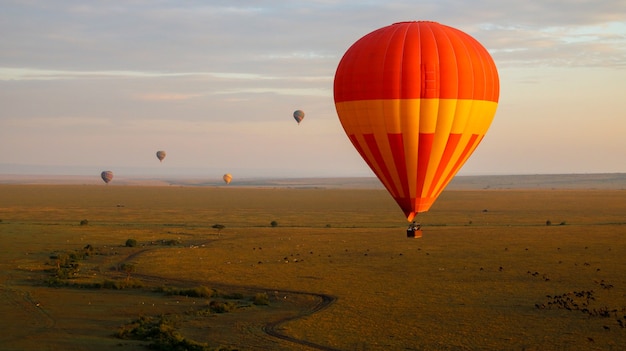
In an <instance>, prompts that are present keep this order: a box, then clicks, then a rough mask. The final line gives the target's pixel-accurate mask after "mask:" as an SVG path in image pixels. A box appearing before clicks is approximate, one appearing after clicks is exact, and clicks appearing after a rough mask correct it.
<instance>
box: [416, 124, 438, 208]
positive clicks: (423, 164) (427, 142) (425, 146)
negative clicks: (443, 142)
mask: <svg viewBox="0 0 626 351" xmlns="http://www.w3.org/2000/svg"><path fill="white" fill-rule="evenodd" d="M433 140H435V134H434V133H428V134H426V133H420V135H419V144H418V145H419V146H418V149H417V154H418V156H417V169H418V170H423V171H418V172H417V185H416V189H417V193H416V194H415V195H416V196H417V197H422V196H424V195H426V194H424V183H425V182H426V169H427V168H428V163H429V162H430V153H431V151H432V148H433Z"/></svg>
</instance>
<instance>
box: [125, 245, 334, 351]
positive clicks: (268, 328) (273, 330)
mask: <svg viewBox="0 0 626 351" xmlns="http://www.w3.org/2000/svg"><path fill="white" fill-rule="evenodd" d="M210 242H211V241H210V240H209V241H202V242H194V243H193V245H196V246H201V245H207V244H209V243H210ZM159 248H162V247H159ZM155 249H157V247H155V248H144V249H141V250H138V251H136V252H134V253H132V254H130V255H128V256H127V257H126V258H124V259H123V260H122V261H120V265H121V264H123V263H126V262H130V261H132V260H134V259H136V258H137V257H139V256H140V255H142V254H144V253H146V252H148V251H151V250H155ZM133 277H134V278H137V279H140V280H144V281H151V282H154V283H158V284H167V283H174V282H175V283H179V284H184V285H188V286H199V285H206V284H207V283H208V284H210V285H211V286H212V287H214V288H218V289H222V290H225V291H229V290H244V291H245V292H247V293H249V294H256V293H263V292H267V291H274V292H275V294H278V295H281V296H283V295H302V296H310V297H313V298H315V299H317V300H318V302H317V303H316V304H315V305H313V306H312V307H304V306H303V308H302V310H301V311H300V313H298V314H296V315H294V316H290V317H285V318H281V319H278V320H274V321H270V322H267V323H265V325H264V326H263V327H262V331H263V332H264V333H265V334H267V335H269V336H272V337H275V338H278V339H281V340H285V341H289V342H292V343H295V344H298V345H301V346H306V347H309V348H312V349H316V350H322V351H340V350H339V349H335V348H332V347H329V346H324V345H319V344H316V343H314V342H311V341H307V340H302V339H297V338H294V337H292V336H289V335H287V334H285V333H283V332H281V326H282V325H283V324H285V323H287V322H290V321H294V320H297V319H299V318H303V317H306V316H310V315H312V314H314V313H317V312H320V311H322V310H324V309H326V308H328V307H329V306H330V305H332V304H333V303H334V302H335V301H336V300H337V298H336V297H334V296H332V295H327V294H319V293H312V292H304V291H294V290H275V289H268V288H262V287H258V286H242V285H228V284H223V283H220V282H215V281H196V280H191V279H176V278H164V277H160V276H154V275H147V274H138V273H134V274H133Z"/></svg>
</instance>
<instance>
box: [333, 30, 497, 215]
mask: <svg viewBox="0 0 626 351" xmlns="http://www.w3.org/2000/svg"><path fill="white" fill-rule="evenodd" d="M499 92H500V87H499V79H498V72H497V70H496V66H495V63H494V62H493V60H492V58H491V56H490V55H489V53H488V52H487V50H486V49H485V48H484V47H483V46H482V45H481V44H480V43H479V42H478V41H476V40H475V39H474V38H472V37H471V36H469V35H468V34H466V33H464V32H461V31H459V30H457V29H454V28H452V27H448V26H445V25H442V24H439V23H436V22H426V21H419V22H401V23H395V24H393V25H390V26H387V27H383V28H380V29H378V30H375V31H373V32H371V33H369V34H367V35H365V36H364V37H362V38H361V39H359V40H358V41H356V42H355V43H354V44H353V45H352V46H351V47H350V48H349V49H348V50H347V51H346V53H345V54H344V56H343V58H342V59H341V61H340V62H339V65H338V67H337V71H336V74H335V81H334V99H335V108H336V110H337V114H338V116H339V120H340V122H341V124H342V126H343V128H344V131H345V132H346V134H347V135H348V138H349V139H350V141H351V142H352V144H353V145H354V147H355V148H356V149H357V151H358V152H359V154H360V155H361V156H362V157H363V159H364V160H365V162H366V163H367V164H368V165H369V167H370V168H371V169H372V171H373V172H374V174H375V175H376V176H377V177H378V178H379V179H380V181H381V182H382V183H383V184H384V186H385V187H386V188H387V190H388V191H389V193H390V194H391V195H392V196H393V198H394V199H395V201H396V202H397V203H398V205H399V206H400V208H401V209H402V211H403V212H404V213H405V215H406V216H407V219H408V220H409V221H411V220H413V217H414V216H415V215H416V214H417V213H420V212H425V211H428V209H429V208H430V207H431V205H432V204H433V202H434V201H435V200H436V199H437V197H438V196H439V194H440V193H441V192H442V191H443V189H444V188H445V187H446V185H447V184H448V183H449V182H450V181H451V180H452V178H453V177H454V175H455V174H456V173H457V172H458V171H459V169H460V168H461V166H462V165H463V164H464V163H465V161H466V160H467V159H468V158H469V156H470V155H471V154H472V152H474V150H475V149H476V147H477V146H478V144H479V143H480V141H481V140H482V139H483V137H484V136H485V133H486V132H487V129H488V128H489V126H490V124H491V121H492V120H493V117H494V115H495V112H496V108H497V105H498V97H499Z"/></svg>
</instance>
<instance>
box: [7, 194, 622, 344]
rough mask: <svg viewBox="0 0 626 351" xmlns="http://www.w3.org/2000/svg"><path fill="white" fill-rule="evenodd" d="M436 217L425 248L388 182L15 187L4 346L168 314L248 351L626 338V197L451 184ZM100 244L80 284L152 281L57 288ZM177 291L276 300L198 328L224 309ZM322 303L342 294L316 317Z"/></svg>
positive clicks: (83, 334) (104, 332) (107, 336)
mask: <svg viewBox="0 0 626 351" xmlns="http://www.w3.org/2000/svg"><path fill="white" fill-rule="evenodd" d="M420 217H421V219H420V220H421V223H422V225H423V230H424V233H423V237H422V238H420V239H407V238H406V236H405V231H404V230H405V224H406V222H405V220H404V219H403V217H402V214H401V212H400V210H399V209H398V208H397V207H396V205H395V203H394V202H393V200H392V199H391V198H390V197H389V195H388V194H387V193H386V191H384V190H381V189H324V188H311V189H304V188H302V189H300V188H252V187H250V188H246V187H225V186H221V187H178V186H169V187H168V186H104V185H0V220H1V222H0V240H2V243H1V245H0V298H2V301H4V302H5V303H4V304H2V305H1V306H0V315H1V316H2V318H0V349H1V350H42V349H48V350H61V349H63V350H70V349H71V350H111V349H116V350H143V349H144V346H143V345H145V344H146V342H141V341H132V340H121V339H117V338H115V337H113V334H114V333H115V332H116V331H117V330H118V329H119V327H120V326H122V325H124V324H126V323H128V322H129V321H131V320H133V319H135V318H137V317H138V316H158V315H168V316H172V318H175V319H177V321H178V323H177V326H178V328H179V330H180V332H181V333H182V334H183V335H184V336H186V337H188V338H190V339H193V340H196V341H199V342H205V343H207V344H208V345H211V346H214V347H217V346H220V345H222V346H229V347H233V348H238V349H241V350H269V349H272V350H313V349H316V348H317V349H326V350H332V349H335V350H620V349H622V348H623V345H626V328H624V326H626V191H624V190H458V191H446V192H444V193H443V194H442V196H441V197H440V198H439V200H438V201H437V202H436V203H435V205H434V206H433V208H432V209H431V211H429V212H428V213H426V214H423V215H420ZM83 219H86V220H88V222H89V223H88V225H80V221H81V220H83ZM272 221H275V222H276V224H277V225H276V226H271V225H270V223H271V222H272ZM548 221H549V222H550V224H551V225H546V224H547V222H548ZM214 224H222V225H224V226H225V228H224V229H223V230H221V232H219V233H218V231H217V230H216V229H214V228H212V226H213V225H214ZM129 238H133V239H136V240H137V242H138V243H139V244H140V245H138V246H137V247H125V246H124V243H125V241H126V240H127V239H129ZM165 241H175V242H176V243H177V244H175V245H161V244H159V243H162V242H165ZM88 244H89V245H91V246H93V247H95V248H97V249H98V250H100V251H99V252H101V253H102V254H101V255H98V256H95V257H90V258H89V259H87V260H85V262H84V263H82V264H83V266H82V270H81V271H80V274H79V276H77V277H76V278H75V279H74V280H73V281H85V282H88V281H92V282H93V281H101V280H103V279H115V278H116V277H117V278H118V279H123V278H120V275H119V272H117V271H116V270H115V267H119V265H120V263H123V262H126V263H128V262H130V263H132V264H133V266H134V267H135V271H134V272H132V274H131V276H132V277H133V279H134V280H137V281H141V282H142V284H144V287H143V288H138V289H123V290H113V289H86V288H76V287H60V288H51V287H48V286H47V285H46V284H44V282H45V280H46V279H47V277H48V276H49V273H48V272H47V270H50V268H51V266H52V265H53V264H52V263H51V262H50V261H51V260H50V255H51V253H53V252H59V251H67V252H70V251H72V250H80V249H82V248H83V247H85V246H86V245H88ZM163 285H167V286H180V287H193V286H207V287H211V288H215V289H219V290H220V291H224V292H240V293H241V294H243V295H244V296H252V295H254V294H255V293H258V292H264V293H267V294H268V295H269V296H270V304H269V305H267V306H255V305H252V304H245V303H244V305H245V306H242V307H241V308H239V309H237V310H236V311H233V312H230V313H223V314H217V313H215V314H211V315H208V316H202V317H198V315H197V314H193V313H192V312H193V311H196V310H197V309H198V308H200V307H206V305H207V304H208V299H203V298H190V297H189V298H188V297H181V296H165V295H164V294H162V293H157V292H155V291H154V290H152V289H151V287H153V286H163ZM321 295H327V296H329V297H332V298H334V299H335V300H334V302H333V303H332V304H330V305H329V306H327V307H326V308H323V309H321V310H319V311H317V308H318V307H319V305H320V301H321ZM581 296H582V297H581ZM312 312H314V313H312ZM280 321H282V322H280ZM274 322H276V323H277V324H275V325H273V324H272V323H274ZM278 322H280V323H278ZM270 325H273V327H270ZM272 328H274V329H275V331H278V332H279V333H281V334H282V335H286V336H288V337H290V338H293V339H294V340H296V341H294V340H284V339H280V338H276V337H274V336H271V335H268V334H266V333H265V332H264V330H266V329H272ZM298 341H300V342H298Z"/></svg>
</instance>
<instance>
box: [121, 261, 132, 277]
mask: <svg viewBox="0 0 626 351" xmlns="http://www.w3.org/2000/svg"><path fill="white" fill-rule="evenodd" d="M120 270H121V271H122V272H124V273H126V281H129V280H130V274H131V273H133V272H134V271H135V265H134V264H132V263H122V264H121V265H120Z"/></svg>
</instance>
